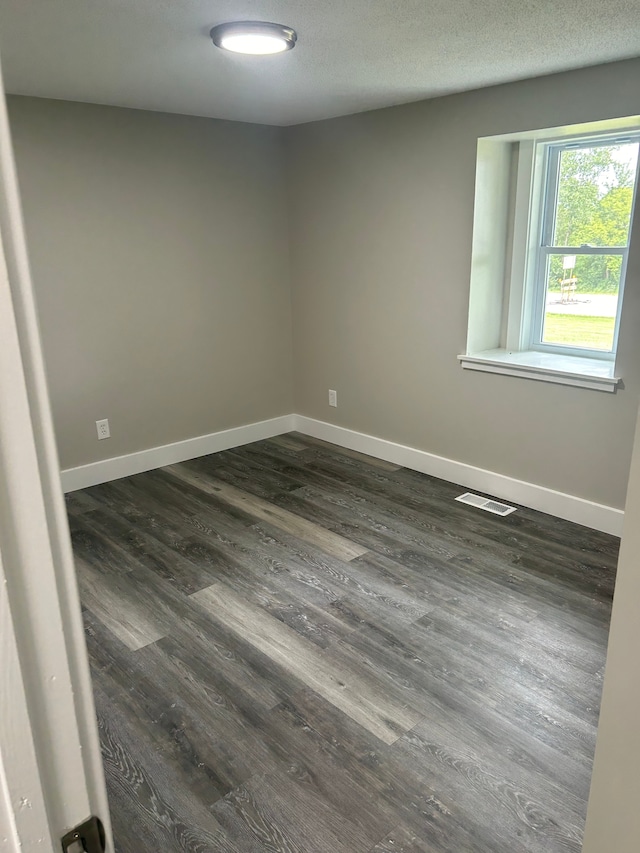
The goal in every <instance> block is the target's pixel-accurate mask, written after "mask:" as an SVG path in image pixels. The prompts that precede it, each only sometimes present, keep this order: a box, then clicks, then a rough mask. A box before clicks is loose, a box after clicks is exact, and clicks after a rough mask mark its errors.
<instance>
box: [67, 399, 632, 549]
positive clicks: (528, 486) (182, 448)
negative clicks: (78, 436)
mask: <svg viewBox="0 0 640 853" xmlns="http://www.w3.org/2000/svg"><path fill="white" fill-rule="evenodd" d="M293 430H297V431H298V432H301V433H303V434H304V435H310V436H313V437H314V438H321V439H323V440H324V441H329V442H331V443H332V444H337V445H338V446H339V447H348V448H349V449H351V450H357V451H359V452H360V453H366V454H367V455H368V456H374V457H376V458H377V459H385V460H386V461H387V462H393V463H395V464H396V465H401V466H403V467H404V468H411V469H412V470H413V471H421V472H422V473H423V474H429V475H431V476H432V477H439V478H440V479H442V480H448V481H449V482H451V483H458V484H459V485H461V486H464V487H465V488H468V489H475V490H476V491H479V492H485V493H486V494H489V495H493V496H494V497H496V498H501V499H502V500H509V501H512V502H513V503H517V504H520V505H522V506H527V507H530V508H531V509H537V510H539V511H540V512H546V513H548V514H549V515H555V516H557V517H558V518H564V519H566V520H567V521H573V522H575V523H576V524H583V525H585V526H586V527H592V528H594V529H595V530H602V531H603V532H605V533H611V534H613V535H614V536H620V533H621V530H622V519H623V517H624V512H623V511H622V510H621V509H615V508H614V507H610V506H604V505H603V504H597V503H593V502H592V501H587V500H585V499H584V498H577V497H575V496H574V495H567V494H565V493H564V492H556V491H554V490H553V489H548V488H546V487H545V486H538V485H536V484H535V483H527V482H525V481H523V480H515V479H514V478H513V477H507V476H505V475H504V474H496V473H494V472H493V471H487V470H485V469H484V468H476V467H475V466H473V465H467V464H466V463H464V462H456V461H455V460H453V459H446V458H445V457H443V456H436V455H435V454H434V453H427V451H425V450H416V449H415V448H414V447H407V446H406V445H404V444H396V443H395V442H393V441H387V440H386V439H384V438H376V437H375V436H372V435H366V434H365V433H362V432H356V431H355V430H351V429H346V428H345V427H340V426H336V425H335V424H329V423H326V422H325V421H318V420H315V419H314V418H307V417H305V416H304V415H283V416H282V417H279V418H272V419H271V420H267V421H259V422H257V423H253V424H247V425H246V426H241V427H235V428H234V429H227V430H223V431H222V432H213V433H210V434H209V435H201V436H198V437H197V438H190V439H187V440H186V441H177V442H175V443H174V444H165V445H163V446H162V447H153V448H151V449H150V450H141V451H140V452H138V453H129V454H128V455H126V456H116V457H115V458H113V459H104V460H103V461H101V462H93V463H91V464H90V465H82V466H80V467H78V468H68V469H67V470H66V471H63V472H62V485H63V488H64V490H65V492H73V491H76V489H84V488H87V487H88V486H95V485H98V484H99V483H107V482H109V481H110V480H118V479H120V478H121V477H129V476H131V475H132V474H140V473H142V472H143V471H151V470H153V469H154V468H161V467H163V466H165V465H173V464H175V463H176V462H185V461H186V460H187V459H196V458H197V457H198V456H206V455H207V454H209V453H217V452H219V451H220V450H229V449H230V448H232V447H240V446H241V445H243V444H249V443H251V442H252V441H261V440H262V439H265V438H272V437H273V436H276V435H282V434H283V433H286V432H292V431H293Z"/></svg>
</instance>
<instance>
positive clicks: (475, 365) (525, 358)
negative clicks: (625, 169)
mask: <svg viewBox="0 0 640 853" xmlns="http://www.w3.org/2000/svg"><path fill="white" fill-rule="evenodd" d="M636 139H640V116H633V117H625V118H622V119H614V120H610V121H606V122H591V123H589V124H584V125H573V126H568V127H560V128H551V129H543V130H537V131H530V132H526V133H521V134H517V133H516V134H504V135H500V136H495V137H485V138H482V139H479V140H478V160H477V171H476V197H475V206H474V237H473V247H472V269H471V293H470V303H469V326H468V336H467V348H466V352H465V353H464V354H462V355H460V356H458V358H459V360H460V361H461V363H462V366H463V367H464V368H467V369H472V370H480V371H484V372H491V373H503V374H507V375H510V376H522V377H525V378H528V379H539V380H543V381H548V382H556V383H560V384H567V385H577V386H580V387H585V388H593V389H596V390H600V391H615V389H616V386H617V385H618V383H619V382H620V377H619V376H616V375H615V357H616V350H617V343H618V335H619V328H620V315H621V312H622V306H623V298H624V278H625V274H626V260H627V256H628V249H629V242H630V240H631V234H632V230H633V221H634V214H635V202H636V199H637V195H638V184H639V182H640V181H639V177H638V171H637V172H636V181H635V192H634V200H633V205H632V212H631V228H630V231H629V240H628V242H627V245H626V246H624V247H615V248H612V247H598V248H596V249H590V248H587V247H549V246H543V241H542V228H543V225H544V223H545V209H544V204H545V201H546V204H547V206H550V205H552V204H553V205H554V206H555V200H556V193H555V192H554V193H551V194H550V193H549V192H547V190H548V183H549V179H550V178H549V152H550V151H557V152H560V151H561V150H562V149H563V148H565V147H568V146H586V145H588V144H603V145H604V144H612V143H614V142H622V141H623V140H624V141H631V140H632V141H636ZM638 170H639V171H640V158H639V163H638ZM548 220H549V214H548V212H547V217H546V221H548ZM487 223H489V224H487ZM550 248H553V250H554V251H553V254H555V253H556V252H558V253H566V254H576V255H578V254H621V255H622V256H623V265H622V269H621V280H620V291H619V300H618V312H617V316H616V323H615V331H614V349H613V351H612V352H607V351H604V350H589V349H582V348H578V347H562V346H557V345H553V344H545V343H543V342H542V341H541V340H540V338H541V335H540V334H539V332H540V330H541V327H542V322H543V310H544V301H543V299H544V297H543V294H544V291H545V287H546V282H545V281H544V276H545V272H546V255H547V254H551V252H549V251H548V250H549V249H550ZM565 249H566V250H567V251H566V252H565V251H564V250H565ZM569 249H570V251H569ZM500 258H502V260H500ZM542 259H544V269H542V270H541V260H542Z"/></svg>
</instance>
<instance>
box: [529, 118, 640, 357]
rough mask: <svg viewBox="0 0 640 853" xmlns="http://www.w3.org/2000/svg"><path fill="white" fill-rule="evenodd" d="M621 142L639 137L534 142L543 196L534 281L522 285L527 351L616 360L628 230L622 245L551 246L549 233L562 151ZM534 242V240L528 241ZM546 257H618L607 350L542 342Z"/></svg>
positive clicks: (537, 184)
mask: <svg viewBox="0 0 640 853" xmlns="http://www.w3.org/2000/svg"><path fill="white" fill-rule="evenodd" d="M623 142H636V143H639V142H640V135H638V134H626V135H625V136H623V137H621V136H620V135H619V134H615V135H613V136H610V135H608V134H607V135H605V136H600V137H595V138H594V137H592V136H589V137H583V138H581V139H574V140H571V141H563V142H557V141H554V142H538V143H536V145H537V146H539V147H540V148H541V149H542V156H541V158H538V162H540V160H542V163H543V173H542V175H541V176H540V181H539V182H535V181H534V192H535V191H537V192H540V193H541V195H542V197H541V201H540V204H539V210H540V213H539V218H538V221H537V222H532V223H531V224H532V226H533V235H532V236H533V237H534V239H535V260H534V269H535V272H534V276H533V280H532V281H530V282H526V283H525V287H529V288H530V289H531V299H532V310H531V320H530V325H529V329H528V330H527V329H525V330H524V331H525V334H526V333H527V332H528V338H529V348H530V349H532V350H540V351H541V352H551V353H559V354H564V355H576V356H581V357H584V358H597V359H606V360H611V361H613V360H615V356H616V351H617V348H618V333H619V329H620V315H621V313H622V303H623V298H624V285H625V278H626V271H627V260H628V256H629V242H630V236H631V228H629V237H628V238H627V243H626V245H624V246H598V247H587V246H554V245H552V232H553V227H554V224H555V212H556V205H557V199H558V177H559V175H558V172H559V168H560V157H561V155H562V152H563V151H567V150H574V149H579V148H595V147H598V146H605V145H615V144H621V143H623ZM639 166H640V157H639V158H638V163H637V165H636V174H635V176H634V187H633V199H632V203H631V219H630V223H632V222H633V216H634V212H635V201H636V198H637V188H638V167H639ZM531 242H533V240H532V241H531ZM549 255H576V256H578V255H621V256H622V266H621V269H620V286H619V290H618V306H617V311H616V319H615V327H614V337H613V346H612V349H611V350H610V351H606V350H601V349H590V348H587V347H564V346H561V345H559V344H549V343H545V342H544V341H543V340H542V334H543V325H544V304H545V297H546V284H547V283H546V271H547V258H548V256H549Z"/></svg>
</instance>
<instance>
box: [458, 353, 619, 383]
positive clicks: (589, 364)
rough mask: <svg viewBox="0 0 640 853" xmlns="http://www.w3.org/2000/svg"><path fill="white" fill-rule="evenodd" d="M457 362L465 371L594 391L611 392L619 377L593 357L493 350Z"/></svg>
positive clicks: (606, 363) (610, 364)
mask: <svg viewBox="0 0 640 853" xmlns="http://www.w3.org/2000/svg"><path fill="white" fill-rule="evenodd" d="M458 359H459V361H460V362H461V364H462V366H463V367H464V368H465V369H466V370H481V371H483V372H485V373H503V374H504V375H505V376H520V377H522V378H523V379H537V380H539V381H541V382H555V383H557V384H560V385H575V386H576V387H578V388H591V389H593V390H595V391H611V392H613V391H615V390H616V387H617V385H618V383H619V382H620V378H619V377H616V376H614V367H615V365H614V362H613V361H605V360H602V361H600V360H598V359H596V358H580V357H578V356H573V355H556V354H554V353H547V352H536V351H530V352H510V351H509V350H503V349H493V350H487V351H486V352H479V353H476V354H475V355H459V356H458Z"/></svg>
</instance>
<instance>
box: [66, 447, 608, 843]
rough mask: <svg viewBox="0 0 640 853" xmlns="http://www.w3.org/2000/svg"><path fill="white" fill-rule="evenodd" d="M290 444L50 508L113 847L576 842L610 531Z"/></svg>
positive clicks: (78, 495)
mask: <svg viewBox="0 0 640 853" xmlns="http://www.w3.org/2000/svg"><path fill="white" fill-rule="evenodd" d="M461 491H463V490H462V489H460V487H458V486H455V485H452V484H451V483H447V482H444V481H442V480H437V479H434V478H431V477H427V476H425V475H422V474H418V473H416V472H413V471H409V470H407V469H402V468H400V469H399V468H397V467H395V466H393V465H390V464H388V463H385V462H381V461H379V460H375V459H369V458H368V457H364V456H361V455H359V454H356V453H353V452H350V451H346V450H341V449H339V448H337V447H333V446H331V445H328V444H324V443H322V442H319V441H316V440H314V439H310V438H306V437H303V436H300V435H296V434H290V435H287V436H281V437H279V438H274V439H271V440H268V441H261V442H257V443H255V444H252V445H247V446H245V447H242V448H238V449H235V450H230V451H225V452H223V453H218V454H214V455H212V456H208V457H204V458H202V459H197V460H194V461H191V462H186V463H183V464H180V465H175V466H170V467H167V468H164V469H161V470H157V471H153V472H150V473H146V474H140V475H137V476H134V477H129V478H127V479H124V480H119V481H116V482H112V483H107V484H105V485H101V486H95V487H93V488H90V489H86V490H85V491H82V492H75V493H73V494H70V495H68V496H67V500H68V509H69V517H70V525H71V531H72V538H73V544H74V550H75V554H76V560H77V568H78V577H79V583H80V589H81V595H82V601H83V606H84V612H85V617H86V633H87V641H88V646H89V654H90V659H91V664H92V670H93V683H94V688H95V698H96V705H97V711H98V717H99V728H100V734H101V741H102V750H103V756H104V765H105V769H106V774H107V782H108V789H109V795H110V802H111V811H112V819H113V824H114V832H115V838H116V849H117V851H118V853H174V851H185V852H186V851H189V853H209V851H216V853H217V851H220V853H266V851H269V853H402V851H404V853H465V852H466V851H473V853H520V851H530V853H534V851H535V853H543V851H544V853H551V851H554V853H555V851H576V853H577V851H579V850H580V848H581V837H582V832H583V824H584V817H585V811H586V803H587V795H588V791H589V779H590V773H591V763H592V758H593V752H594V744H595V735H596V724H597V718H598V707H599V702H600V691H601V684H602V673H603V667H604V660H605V647H606V642H607V631H608V625H609V615H610V604H611V597H612V591H613V585H614V575H615V565H616V557H617V546H618V540H617V539H615V538H613V537H610V536H606V535H604V534H601V533H597V532H594V531H591V530H588V529H587V528H583V527H578V526H576V525H573V524H569V523H567V522H564V521H560V520H558V519H555V518H553V517H551V516H546V515H543V514H540V513H536V512H533V511H530V510H526V509H519V510H518V511H517V512H515V513H513V514H511V515H509V516H507V517H506V518H500V517H497V516H493V515H491V514H489V513H486V512H482V511H481V510H478V509H475V508H473V507H468V506H464V505H462V504H460V503H456V502H454V500H453V499H454V498H455V497H456V495H458V494H460V493H461Z"/></svg>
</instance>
